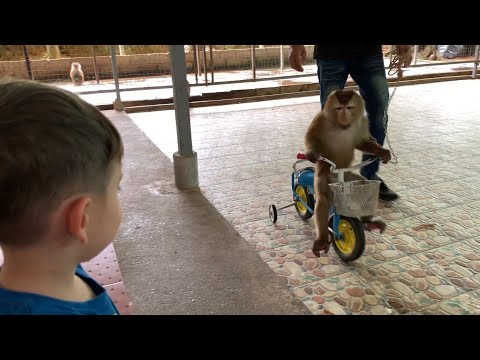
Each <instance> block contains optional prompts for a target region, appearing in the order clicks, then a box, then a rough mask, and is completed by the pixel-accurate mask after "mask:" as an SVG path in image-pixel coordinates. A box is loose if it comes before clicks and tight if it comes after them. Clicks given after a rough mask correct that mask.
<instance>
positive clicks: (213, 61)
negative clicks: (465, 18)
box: [0, 45, 479, 98]
mask: <svg viewBox="0 0 480 360" xmlns="http://www.w3.org/2000/svg"><path fill="white" fill-rule="evenodd" d="M46 47H47V46H46V45H44V46H42V45H34V46H26V45H24V46H22V45H15V46H13V45H12V46H7V45H4V46H1V45H0V77H2V76H11V77H21V78H27V79H34V80H37V81H45V82H50V83H53V84H55V85H57V86H60V87H63V88H66V89H68V90H71V91H74V92H76V93H78V94H83V95H88V94H101V93H114V92H117V93H119V92H128V91H139V90H160V92H158V93H157V94H156V95H155V96H156V97H171V94H172V79H171V75H170V59H169V55H168V48H169V47H168V46H167V45H114V46H109V45H105V46H99V45H95V46H92V45H82V46H79V45H77V46H62V45H53V47H58V49H57V53H59V54H60V57H59V58H58V59H50V58H46V55H45V48H46ZM49 47H52V45H49ZM383 47H384V52H385V53H386V54H387V56H386V57H385V66H386V68H387V67H388V63H389V55H388V52H389V49H390V48H391V46H390V45H384V46H383ZM7 48H8V49H7ZM42 49H43V52H42ZM306 49H307V60H306V64H305V66H304V69H305V71H304V72H303V73H299V72H296V71H295V70H293V69H291V68H290V65H289V63H288V52H289V50H290V46H289V45H186V46H185V59H186V67H187V72H188V74H187V79H188V81H189V83H190V85H191V87H192V89H193V88H194V87H196V86H199V87H202V89H204V87H208V86H211V85H222V84H224V85H228V84H234V83H242V82H252V81H255V82H259V81H276V82H277V86H278V85H285V84H291V83H295V84H298V83H301V82H310V83H315V82H317V81H318V80H317V79H316V73H317V68H316V63H315V60H314V59H313V46H312V45H308V46H306ZM2 50H3V53H8V54H10V57H5V56H2ZM7 50H8V51H7ZM112 51H114V52H115V55H116V56H115V59H114V60H113V61H114V62H115V63H114V64H113V63H112ZM49 53H55V52H49ZM15 54H16V55H15ZM14 55H15V56H16V57H15V56H14ZM390 56H391V55H390ZM4 59H5V60H4ZM72 62H79V63H81V66H82V71H83V72H84V75H85V82H84V85H83V86H74V85H73V84H72V82H71V80H70V75H69V73H70V65H71V63H72ZM478 62H479V45H415V46H414V51H413V61H412V64H411V65H410V67H409V68H408V70H407V71H405V74H404V76H406V77H408V75H409V74H416V75H422V74H423V75H425V76H429V75H431V74H434V73H436V74H438V73H445V75H446V76H448V75H449V74H450V75H451V74H458V73H459V72H461V73H463V74H465V73H469V74H470V73H471V77H472V78H477V73H478V71H477V69H478ZM116 84H117V85H116ZM193 92H194V91H193ZM114 96H116V95H114ZM146 96H147V95H146ZM149 97H151V95H148V96H147V98H149Z"/></svg>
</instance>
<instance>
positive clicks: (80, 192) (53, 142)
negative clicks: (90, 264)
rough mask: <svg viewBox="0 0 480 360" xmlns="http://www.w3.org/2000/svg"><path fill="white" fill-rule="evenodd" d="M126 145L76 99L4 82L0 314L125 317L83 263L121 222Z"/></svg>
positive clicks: (0, 84)
mask: <svg viewBox="0 0 480 360" xmlns="http://www.w3.org/2000/svg"><path fill="white" fill-rule="evenodd" d="M122 157H123V145H122V140H121V138H120V135H119V133H118V131H117V130H116V129H115V127H114V126H113V124H112V123H111V122H110V121H109V120H108V119H107V118H106V117H105V116H104V115H103V114H102V113H101V112H100V111H99V110H98V109H97V108H96V107H94V106H92V105H90V104H88V103H86V102H85V101H83V100H82V99H80V98H79V97H78V96H77V95H74V94H72V93H69V92H67V91H64V90H61V89H59V88H55V87H53V86H49V85H44V84H40V83H37V82H33V81H25V80H3V81H0V246H1V248H2V250H3V254H4V258H5V259H4V263H3V265H2V266H1V269H0V314H105V315H112V314H119V313H118V310H117V309H116V307H115V305H114V304H113V302H112V300H111V299H110V297H109V296H108V294H107V293H106V291H105V289H104V288H103V287H102V286H100V285H99V284H98V283H97V282H96V281H95V280H93V279H92V278H90V277H89V276H88V275H87V274H86V272H85V271H83V270H82V269H81V267H80V266H79V265H78V264H80V263H82V262H84V261H88V260H90V259H92V258H93V257H95V256H96V255H97V254H99V253H100V252H101V251H102V250H103V249H104V248H105V247H106V246H107V245H109V244H110V243H111V242H112V240H113V238H114V237H115V234H116V232H117V230H118V227H119V226H120V222H121V219H122V210H121V207H120V202H119V198H118V187H119V183H120V178H121V176H122V175H121V160H122Z"/></svg>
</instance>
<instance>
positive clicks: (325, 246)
mask: <svg viewBox="0 0 480 360" xmlns="http://www.w3.org/2000/svg"><path fill="white" fill-rule="evenodd" d="M331 236H332V234H330V231H328V232H327V233H326V234H325V235H324V236H322V237H321V238H318V237H317V238H316V239H315V240H314V241H313V246H312V252H313V255H315V256H316V257H320V252H322V251H323V252H325V254H326V253H328V250H329V249H330V243H331V242H332V240H333V239H332V237H331Z"/></svg>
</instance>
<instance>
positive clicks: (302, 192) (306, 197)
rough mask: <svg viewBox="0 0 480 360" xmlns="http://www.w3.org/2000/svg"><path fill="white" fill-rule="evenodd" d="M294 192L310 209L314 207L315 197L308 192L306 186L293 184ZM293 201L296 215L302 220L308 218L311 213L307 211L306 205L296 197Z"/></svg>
mask: <svg viewBox="0 0 480 360" xmlns="http://www.w3.org/2000/svg"><path fill="white" fill-rule="evenodd" d="M295 193H296V194H297V195H298V197H299V198H300V199H302V200H303V201H304V202H305V203H306V204H307V205H308V206H309V207H310V209H312V210H313V209H314V208H315V198H314V197H313V195H312V194H309V193H308V190H307V187H306V186H303V185H300V184H297V185H295ZM294 201H295V209H296V210H297V213H298V215H299V216H300V217H301V218H302V219H304V220H307V219H310V218H311V217H312V215H313V213H311V212H310V211H308V209H307V207H306V206H305V205H303V204H302V203H301V202H300V201H298V199H294Z"/></svg>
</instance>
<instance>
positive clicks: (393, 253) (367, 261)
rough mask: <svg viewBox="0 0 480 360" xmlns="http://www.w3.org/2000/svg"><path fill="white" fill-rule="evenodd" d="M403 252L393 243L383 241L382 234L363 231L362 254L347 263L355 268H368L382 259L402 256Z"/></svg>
mask: <svg viewBox="0 0 480 360" xmlns="http://www.w3.org/2000/svg"><path fill="white" fill-rule="evenodd" d="M404 256H405V253H404V252H402V251H400V250H398V249H397V248H396V247H395V245H393V244H391V243H389V242H387V241H385V239H384V238H383V234H376V233H369V232H365V250H364V252H363V255H362V256H361V257H360V258H358V259H357V260H355V261H352V262H350V263H349V265H351V266H353V267H355V268H369V267H371V266H373V265H377V264H379V263H381V262H384V261H390V260H393V259H398V258H401V257H404Z"/></svg>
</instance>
